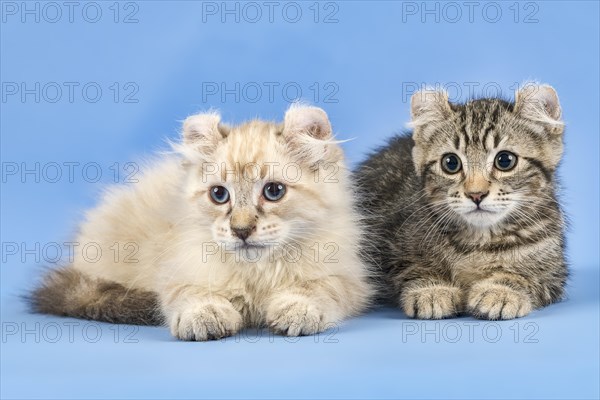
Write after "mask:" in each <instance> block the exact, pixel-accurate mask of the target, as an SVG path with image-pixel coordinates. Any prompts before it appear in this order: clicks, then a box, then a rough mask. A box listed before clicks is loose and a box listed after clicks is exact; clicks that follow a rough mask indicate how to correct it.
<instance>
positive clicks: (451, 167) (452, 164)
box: [442, 153, 462, 174]
mask: <svg viewBox="0 0 600 400" xmlns="http://www.w3.org/2000/svg"><path fill="white" fill-rule="evenodd" d="M461 168H462V162H461V161H460V157H459V156H457V155H456V154H454V153H447V154H444V155H443V157H442V169H443V170H444V171H445V172H447V173H449V174H456V173H457V172H458V171H460V170H461Z"/></svg>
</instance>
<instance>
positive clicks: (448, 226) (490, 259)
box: [357, 84, 567, 320]
mask: <svg viewBox="0 0 600 400" xmlns="http://www.w3.org/2000/svg"><path fill="white" fill-rule="evenodd" d="M411 114H412V124H411V125H412V127H413V129H414V130H413V132H412V137H411V136H410V135H409V134H406V135H400V136H396V137H394V138H392V139H391V140H390V141H389V143H388V144H387V145H386V146H385V147H383V148H382V149H380V150H379V151H377V152H376V153H375V154H373V155H371V157H370V158H369V159H368V160H366V161H365V162H364V163H363V164H362V165H361V166H360V167H359V169H358V172H357V176H358V182H359V186H360V189H361V191H362V197H363V200H362V207H363V208H364V209H365V210H366V211H368V212H369V213H370V215H371V216H370V217H369V218H370V220H371V223H372V224H373V229H374V237H375V238H376V239H377V240H376V241H377V242H379V243H381V244H382V245H381V246H379V247H378V248H372V250H371V258H373V259H374V260H375V261H376V262H377V263H378V264H379V265H381V266H382V272H383V275H384V276H383V278H384V281H385V284H386V287H387V291H386V296H387V298H388V299H390V300H391V301H393V302H394V303H396V304H398V305H399V306H400V307H401V308H402V310H404V312H405V313H406V314H407V315H408V316H410V317H415V318H425V319H429V318H433V319H437V318H445V317H451V316H454V315H456V314H458V313H461V312H468V313H470V314H472V315H474V316H475V317H478V318H485V319H492V320H496V319H510V318H515V317H522V316H524V315H527V314H528V313H529V312H531V311H532V310H533V309H535V308H539V307H543V306H545V305H548V304H550V303H552V302H555V301H557V300H559V299H561V297H562V295H563V290H564V285H565V281H566V278H567V265H566V262H565V257H564V237H563V231H564V225H565V222H564V220H563V216H562V213H561V209H560V206H559V203H558V201H557V197H556V191H557V182H556V176H555V173H556V168H557V166H558V164H559V161H560V159H561V155H562V151H563V123H562V121H561V119H560V117H561V108H560V105H559V101H558V97H557V95H556V92H555V91H554V89H553V88H552V87H550V86H547V85H534V84H528V85H526V86H524V87H523V88H522V89H520V90H519V91H517V93H516V100H515V102H514V103H510V102H506V101H503V100H500V99H495V98H491V99H479V100H472V101H469V102H467V103H466V104H452V103H450V102H449V101H448V96H447V94H446V93H445V92H442V91H434V90H424V91H421V92H418V93H416V94H414V95H413V97H412V99H411Z"/></svg>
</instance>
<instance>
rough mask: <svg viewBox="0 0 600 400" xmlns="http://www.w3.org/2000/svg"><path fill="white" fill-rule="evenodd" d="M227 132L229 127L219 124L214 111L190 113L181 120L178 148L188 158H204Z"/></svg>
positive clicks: (218, 116)
mask: <svg viewBox="0 0 600 400" xmlns="http://www.w3.org/2000/svg"><path fill="white" fill-rule="evenodd" d="M228 133H229V128H228V127H227V126H225V125H222V124H221V116H220V115H219V113H218V112H216V111H212V112H207V113H200V114H195V115H190V116H189V117H187V118H186V119H185V121H183V128H182V132H181V136H182V144H181V145H180V146H178V150H179V151H180V152H181V153H183V155H184V156H186V158H188V159H189V160H196V161H198V160H206V159H207V158H208V157H209V156H210V155H211V154H212V152H213V151H214V150H215V149H216V147H217V144H218V143H219V141H220V140H221V139H223V138H224V137H226V136H227V135H228Z"/></svg>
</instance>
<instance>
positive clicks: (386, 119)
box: [0, 1, 600, 398]
mask: <svg viewBox="0 0 600 400" xmlns="http://www.w3.org/2000/svg"><path fill="white" fill-rule="evenodd" d="M23 4H26V6H27V7H28V8H30V9H35V7H36V4H37V7H38V9H39V13H40V15H39V22H36V20H35V19H36V15H35V14H23V10H22V7H23ZM58 4H62V2H60V3H58ZM85 4H86V3H78V5H77V7H76V8H75V9H74V14H73V21H72V22H71V21H69V15H68V9H67V8H65V7H64V6H63V7H61V13H62V15H61V16H57V14H56V9H52V8H51V7H50V8H48V6H46V8H44V7H45V3H38V2H27V3H21V2H2V26H1V41H0V44H1V58H2V59H1V63H0V66H1V81H2V85H3V87H2V102H1V110H2V115H1V123H0V124H1V125H0V128H1V133H2V138H1V156H2V162H3V164H2V165H3V180H2V194H1V205H2V209H1V217H2V224H1V234H2V245H3V249H2V269H1V293H2V297H1V300H2V304H1V312H2V315H1V319H2V343H1V350H2V356H1V393H0V394H1V397H2V398H85V397H93V398H104V397H121V398H122V397H137V398H143V397H145V398H168V397H175V398H192V397H216V398H238V397H241V398H271V397H272V398H279V397H293V398H325V397H338V398H350V397H352V398H397V397H411V398H438V397H445V398H523V397H535V398H598V397H599V396H600V394H599V382H598V379H599V378H598V376H599V361H598V359H599V347H598V346H599V344H598V337H599V336H598V335H599V325H598V324H599V322H598V320H599V307H598V304H599V299H598V292H599V290H598V288H599V276H598V264H599V256H598V242H599V232H598V231H599V216H598V208H599V181H600V179H599V176H598V175H599V139H598V138H599V126H598V125H599V120H598V111H599V82H598V79H599V75H600V74H599V64H598V62H599V27H598V25H599V23H598V21H599V7H598V3H597V2H595V1H588V2H584V1H582V2H576V1H569V2H567V1H564V2H561V1H541V2H528V3H527V2H522V3H516V5H515V2H498V3H495V4H496V5H494V4H492V5H491V6H490V5H488V3H479V2H478V3H477V6H476V8H475V9H474V12H473V14H472V15H471V16H470V15H469V9H468V8H467V6H465V5H464V3H462V2H458V3H453V4H454V5H453V6H448V5H447V3H443V2H429V3H422V2H404V3H402V2H393V1H390V2H383V1H382V2H367V1H354V2H338V3H320V4H317V6H316V7H315V5H314V2H312V1H310V2H298V3H297V4H299V7H300V9H301V11H302V16H301V17H300V20H299V21H298V22H295V23H293V22H291V21H292V20H294V19H295V18H296V14H295V12H294V11H295V8H294V7H293V5H292V6H289V5H288V6H287V9H286V11H285V13H284V11H283V8H284V6H285V5H286V4H287V3H278V6H277V7H276V8H275V10H274V14H273V21H270V20H269V15H268V8H267V6H265V5H264V4H263V3H262V2H259V5H260V9H261V12H262V17H261V18H259V20H258V21H255V22H252V21H254V20H255V17H256V8H244V3H237V4H238V5H237V7H238V9H239V14H238V17H239V22H237V21H236V20H235V19H236V15H230V14H226V15H222V12H221V11H222V8H223V7H224V5H223V4H222V3H221V2H216V3H215V2H213V3H211V2H208V3H207V2H204V3H202V2H195V1H175V2H166V1H140V2H129V3H126V2H122V3H119V4H117V7H115V5H114V2H112V1H109V2H97V3H96V4H97V5H98V8H100V9H101V11H102V15H101V17H100V18H99V21H98V22H95V23H94V22H88V21H86V19H85V18H84V15H82V10H83V8H84V6H85ZM456 5H458V9H459V10H460V13H461V15H458V14H457V13H456V12H457V6H456ZM215 6H216V7H217V8H218V9H219V10H217V13H216V14H214V15H213V14H211V13H208V11H214V7H215ZM15 7H17V9H16V14H15V13H14V12H15ZM90 7H92V8H90ZM203 7H204V8H203ZM227 7H228V8H230V9H233V8H234V7H236V3H228V4H227ZM290 7H291V8H290ZM425 7H427V9H428V10H434V11H433V13H430V14H428V13H425V12H424V11H425V10H424V8H425ZM436 7H437V8H436ZM498 8H499V9H500V11H501V15H499V14H497V13H496V11H497V9H498ZM116 9H118V10H119V15H118V16H117V18H116V19H117V22H115V10H116ZM315 9H319V11H320V12H319V15H318V18H317V22H315ZM95 10H96V7H95V6H93V5H92V6H88V8H87V9H86V14H85V17H86V18H87V19H88V20H93V19H94V18H96V17H95ZM203 10H204V12H203ZM435 10H437V12H436V11H435ZM517 10H518V11H519V12H518V14H517V13H516V11H517ZM132 13H133V15H130V14H132ZM331 13H334V15H330V14H331ZM127 15H129V19H128V20H129V21H130V23H125V21H124V20H125V19H126V16H127ZM326 16H329V17H328V18H327V21H328V22H329V23H326V22H325V19H326ZM221 17H224V18H225V21H224V22H223V21H222V20H221ZM23 18H24V21H23ZM54 19H56V22H52V20H54ZM135 20H137V22H136V21H135ZM527 79H536V80H539V81H541V82H547V83H550V84H551V85H553V86H554V87H555V88H556V89H557V91H558V94H559V96H560V100H561V104H562V107H563V115H564V119H565V121H566V123H567V130H566V153H565V157H564V162H563V165H562V168H561V176H562V178H563V183H564V186H565V190H564V194H563V200H564V203H565V206H566V210H567V212H568V214H569V216H570V217H571V228H570V231H569V234H568V244H569V258H570V260H571V263H572V272H573V273H572V278H571V281H570V283H569V288H568V290H569V298H568V300H567V301H565V302H562V303H560V304H556V305H553V306H551V307H548V308H546V309H544V310H541V311H537V312H534V313H532V314H531V315H530V316H527V317H526V318H523V319H520V320H518V321H507V322H499V323H494V324H491V325H488V324H487V323H486V322H484V321H475V320H473V319H471V318H466V317H465V318H459V319H455V320H447V321H441V322H420V321H417V322H415V321H412V320H408V319H406V317H405V316H404V315H403V314H402V313H401V312H400V311H398V310H394V309H383V310H379V311H376V312H372V313H370V314H368V315H365V316H363V317H360V318H357V319H354V320H352V321H349V322H347V323H345V324H344V325H342V326H341V327H340V329H339V331H337V332H329V333H328V334H327V335H320V336H317V337H305V338H300V339H294V340H291V339H285V338H281V337H269V336H268V334H267V333H266V332H259V333H257V332H253V331H250V332H246V333H244V334H243V335H239V336H237V337H235V338H229V339H227V340H225V341H222V342H210V343H183V342H177V341H175V340H174V339H172V338H171V337H170V335H169V333H168V331H167V330H166V329H164V328H140V329H139V330H135V331H133V330H131V329H132V328H130V327H123V326H121V327H116V326H111V325H109V324H92V325H87V323H86V322H83V321H77V320H70V319H60V318H53V317H47V316H39V315H30V314H28V313H27V312H26V310H25V305H24V304H23V302H22V301H21V299H20V298H19V295H21V294H23V292H24V291H25V290H26V289H28V288H30V287H32V285H33V284H34V282H35V281H36V279H38V277H39V276H40V274H41V272H42V270H41V269H40V267H39V266H40V265H43V264H45V263H46V264H47V262H46V261H47V259H48V258H49V257H52V256H51V255H48V254H46V257H44V255H43V254H42V255H40V252H41V250H40V251H39V252H37V254H27V253H25V252H24V251H23V248H24V247H27V248H34V249H35V245H36V243H39V245H40V249H42V248H43V247H44V246H45V245H47V244H48V243H53V242H57V243H62V242H65V241H69V240H70V239H71V238H72V237H73V232H74V230H75V229H76V226H77V221H78V220H79V219H80V217H81V213H82V212H83V211H84V210H85V209H87V208H88V207H90V206H92V205H93V204H95V202H96V199H97V195H98V193H99V191H100V190H101V188H102V187H103V186H105V185H106V184H108V183H110V182H112V181H113V180H114V167H113V169H111V166H112V165H114V164H115V163H118V164H117V166H118V167H117V169H118V170H120V172H121V174H120V175H119V177H118V179H117V180H118V181H123V180H124V176H123V174H124V173H125V172H127V171H126V170H125V168H126V165H125V163H127V162H131V161H133V162H139V161H140V160H143V159H144V156H146V155H149V154H152V153H153V152H155V151H158V150H163V149H165V148H166V146H165V144H164V138H165V137H169V138H176V137H177V131H178V128H179V122H178V121H180V120H182V119H183V118H185V117H186V116H187V115H189V114H191V113H193V112H196V111H198V110H203V109H208V108H211V107H212V108H217V109H220V110H221V111H222V114H223V118H224V120H225V121H230V122H239V121H242V120H245V119H249V118H253V117H257V116H259V117H261V118H266V119H274V120H279V119H281V118H282V116H283V113H284V111H285V109H286V108H287V107H288V105H289V101H290V100H292V98H293V97H295V94H294V89H295V88H298V87H300V88H301V89H302V98H303V99H305V100H307V101H309V102H312V103H316V104H317V105H320V106H322V107H324V108H325V109H326V110H327V112H328V113H329V116H330V118H331V121H332V123H333V126H334V129H335V131H336V132H337V134H338V137H339V138H342V139H349V138H354V140H352V141H350V142H348V143H346V144H345V145H344V146H345V149H346V150H347V154H348V158H349V160H350V162H351V164H352V165H355V164H356V163H357V162H358V161H360V160H361V159H363V157H364V156H365V154H366V153H367V152H368V151H369V150H370V149H372V148H374V147H375V146H377V145H379V144H381V143H382V142H383V140H384V139H385V138H386V137H388V136H389V135H390V134H392V133H393V132H396V131H399V130H400V129H402V128H403V126H404V124H405V123H406V122H407V121H408V119H409V105H408V101H407V99H408V97H409V96H410V94H411V92H412V90H413V89H412V88H414V87H415V85H416V86H420V85H423V84H429V85H435V84H446V85H447V87H448V88H449V90H450V94H451V97H452V98H453V100H464V99H465V98H467V97H468V95H469V87H475V94H485V93H483V92H484V89H486V88H487V90H488V92H487V93H488V94H494V93H497V90H496V89H497V88H501V91H502V92H501V94H502V95H503V96H505V97H508V98H510V97H512V91H513V89H514V87H515V85H516V84H519V83H521V82H523V81H525V80H527ZM36 82H39V84H40V90H39V91H38V93H37V94H38V95H39V97H40V98H39V101H36V98H35V96H36V93H33V94H31V93H30V94H28V95H26V96H25V98H21V93H20V92H18V93H16V94H12V93H13V92H14V89H15V87H18V88H19V90H20V85H21V83H25V85H26V87H27V88H29V89H32V88H33V89H35V84H36ZM52 82H55V84H53V83H52ZM64 82H75V83H78V84H79V86H77V88H76V89H75V91H74V97H73V98H72V101H70V99H69V96H68V91H67V89H66V86H65V85H64ZM90 82H94V83H95V84H92V86H94V85H95V86H98V87H100V88H101V89H102V95H101V96H100V97H99V98H98V99H97V101H96V102H92V101H91V100H92V98H93V97H95V93H94V92H93V90H91V89H90V91H89V92H87V95H88V97H87V98H86V97H84V95H83V94H82V91H81V88H82V87H83V86H84V85H86V84H88V83H90ZM115 82H117V84H118V86H119V88H120V90H119V93H118V95H117V97H116V98H115V88H116V86H113V85H114V83H115ZM236 82H237V83H239V85H240V90H241V92H238V94H239V98H238V99H236V97H235V95H234V94H231V93H230V94H226V95H225V98H224V99H223V98H222V96H221V95H222V94H223V92H222V91H219V93H218V94H211V92H209V91H208V92H207V88H214V84H215V83H216V84H217V85H221V83H223V84H224V85H225V87H226V88H228V89H232V88H235V85H236ZM265 82H272V83H270V85H277V86H275V91H274V94H273V97H272V98H269V96H268V94H269V93H268V91H267V89H266V87H267V86H266V85H267V84H265ZM315 83H316V86H314V85H315ZM128 84H129V85H128ZM15 85H16V86H15ZM57 85H58V86H61V87H62V89H63V91H62V95H61V96H60V98H59V97H58V96H57V92H56V91H52V90H53V88H55V87H56V86H57ZM126 85H128V86H126ZM285 85H287V88H288V89H289V90H288V92H286V93H284V92H283V91H282V89H283V87H284V86H285ZM88 86H89V85H88ZM257 86H259V87H262V88H263V92H262V94H257V92H256V91H255V89H256V87H257ZM44 87H45V88H46V89H43V88H44ZM111 87H112V89H111ZM244 87H245V88H246V92H243V90H242V89H243V88H244ZM311 87H312V89H311ZM317 87H318V88H319V93H318V94H316V92H315V88H317ZM92 89H93V88H92ZM136 90H137V92H136V93H135V94H132V95H131V96H130V97H126V94H131V93H132V92H133V91H136ZM34 92H35V90H34ZM53 100H56V101H55V102H52V101H53ZM129 100H137V102H127V101H129ZM52 162H55V163H58V164H61V165H62V164H63V163H64V162H78V163H80V164H79V166H78V167H75V170H74V171H75V176H74V179H73V182H69V179H68V176H66V175H67V172H68V170H67V169H66V167H65V168H64V169H63V170H62V172H63V176H62V178H61V179H59V180H58V182H56V183H52V182H49V180H51V179H52V178H53V177H54V173H53V172H52V171H51V170H50V169H46V170H45V174H44V173H43V171H42V167H44V166H48V165H53V164H48V163H52ZM92 162H94V163H98V165H99V166H100V167H101V170H102V172H103V175H102V177H101V179H100V180H99V182H95V183H94V182H91V181H92V180H93V176H94V173H92V172H94V170H93V169H92V170H88V174H87V175H85V179H84V177H82V166H83V165H85V164H86V163H92ZM15 163H16V164H15ZM22 163H24V164H22ZM35 163H40V164H39V165H40V174H41V175H42V176H41V177H40V182H36V181H35V180H36V179H35V178H36V177H35V176H34V175H31V174H30V175H26V176H25V177H24V179H21V177H20V175H18V174H17V175H10V174H8V171H9V169H10V168H12V167H14V166H15V165H16V166H18V167H19V168H22V167H23V166H24V167H27V168H34V166H35ZM48 168H50V167H48ZM13 243H16V244H17V246H18V250H17V254H12V253H14V251H12V250H11V251H8V249H9V247H10V246H11V244H13ZM7 246H9V247H7ZM11 249H14V247H13V248H11ZM34 253H36V252H35V251H34ZM36 255H37V256H39V258H40V259H39V260H36ZM65 257H66V256H65V255H63V259H64V258H65ZM515 322H517V324H516V325H515ZM68 323H74V324H76V325H66V324H68ZM36 324H38V325H36ZM471 324H474V325H471ZM69 326H72V328H71V329H73V331H72V333H73V334H72V337H71V338H69ZM128 329H129V330H128ZM470 329H472V330H473V331H472V332H473V334H472V335H469V331H470ZM25 330H29V331H31V332H33V333H28V334H25V335H22V333H23V331H25ZM425 330H427V331H428V332H434V333H427V334H425V335H424V336H422V333H423V331H425ZM459 331H460V335H458V332H459ZM57 332H59V333H61V335H60V336H57ZM98 332H99V333H100V335H101V337H100V338H98V340H97V341H95V340H96V338H95V336H96V334H97V333H98ZM415 332H416V333H415ZM435 332H437V334H436V333H435ZM498 332H500V334H501V337H500V338H496V336H497V333H498ZM13 333H14V334H13ZM117 333H118V334H119V335H118V336H115V335H116V334H117ZM516 333H518V336H515V335H516ZM36 334H37V337H36ZM127 334H132V336H131V337H129V338H127V337H126V336H127ZM436 335H437V336H436ZM457 338H458V339H457ZM71 339H72V340H71ZM496 339H497V340H496ZM52 342H55V343H52ZM115 342H116V343H115Z"/></svg>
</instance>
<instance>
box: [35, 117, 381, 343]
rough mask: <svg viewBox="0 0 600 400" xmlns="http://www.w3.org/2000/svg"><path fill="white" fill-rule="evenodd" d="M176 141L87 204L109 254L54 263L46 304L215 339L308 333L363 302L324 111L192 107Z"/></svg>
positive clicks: (345, 181) (345, 186) (353, 231)
mask: <svg viewBox="0 0 600 400" xmlns="http://www.w3.org/2000/svg"><path fill="white" fill-rule="evenodd" d="M174 148H175V150H176V154H175V155H171V156H165V157H164V159H162V160H160V161H159V162H157V163H156V164H155V165H154V166H153V167H152V168H150V169H149V170H148V171H146V173H145V175H143V176H142V177H141V179H140V180H139V183H137V184H134V185H132V186H128V187H116V188H114V189H112V190H110V191H109V192H108V194H107V195H106V197H105V198H104V199H103V201H102V203H101V204H100V206H99V207H97V208H96V209H94V210H92V211H91V212H89V214H88V215H87V220H86V221H85V223H84V224H83V226H82V227H81V231H80V234H79V237H78V239H77V242H79V243H80V244H86V243H95V244H96V245H97V246H99V247H100V248H101V250H102V254H103V255H104V256H103V257H101V258H100V260H99V261H98V260H95V257H94V261H90V257H84V256H83V255H82V254H75V258H74V262H73V263H72V265H69V266H68V267H66V268H64V269H58V270H55V271H52V272H51V273H50V274H49V275H48V276H47V277H46V280H45V281H44V283H43V285H42V286H41V287H40V288H39V289H37V290H36V291H35V292H34V293H33V295H32V298H31V301H32V306H33V309H34V310H35V311H38V312H44V313H51V314H57V315H66V316H73V317H79V318H88V319H97V320H102V321H109V322H116V323H134V324H160V323H163V322H164V323H166V324H167V325H168V326H169V327H170V329H171V332H172V334H173V335H174V336H176V337H177V338H180V339H184V340H208V339H217V338H222V337H225V336H228V335H232V334H234V333H235V332H236V331H238V330H239V329H241V328H244V327H248V326H268V327H270V328H271V329H272V330H273V331H275V332H277V333H282V334H285V335H294V336H295V335H308V334H313V333H316V332H319V331H321V330H323V329H326V328H328V327H329V326H331V324H334V323H337V322H339V321H341V320H343V319H344V318H347V317H349V316H351V315H354V314H357V313H360V312H361V311H363V310H364V309H365V307H366V306H367V305H368V303H369V298H370V294H371V287H370V285H369V283H368V279H367V275H368V273H367V269H366V267H365V265H364V264H363V263H362V261H361V258H360V257H359V254H358V245H357V244H358V243H359V241H360V232H359V222H360V221H359V218H358V215H357V214H356V212H355V210H354V204H353V203H354V201H353V199H354V195H353V192H352V190H351V188H350V185H349V176H348V175H349V174H348V172H347V169H346V167H345V165H344V157H343V153H342V150H341V148H340V146H339V145H338V143H337V142H335V141H334V140H333V136H332V130H331V125H330V122H329V120H328V118H327V115H326V114H325V112H324V111H323V110H321V109H319V108H315V107H309V106H293V107H291V108H290V109H289V110H288V112H287V113H286V115H285V121H284V122H283V124H275V123H269V122H263V121H259V120H254V121H251V122H247V123H244V124H242V125H239V126H233V127H230V126H227V125H223V124H221V122H220V117H219V115H217V114H214V113H208V114H199V115H193V116H191V117H189V118H188V119H186V121H185V122H184V125H183V138H182V141H181V143H177V144H175V145H174ZM115 244H117V245H119V246H125V245H126V244H134V245H135V246H137V247H136V248H137V254H136V255H135V257H134V259H133V260H132V259H131V258H130V257H129V258H127V257H121V258H120V259H115V257H113V252H112V251H111V249H114V246H115Z"/></svg>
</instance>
